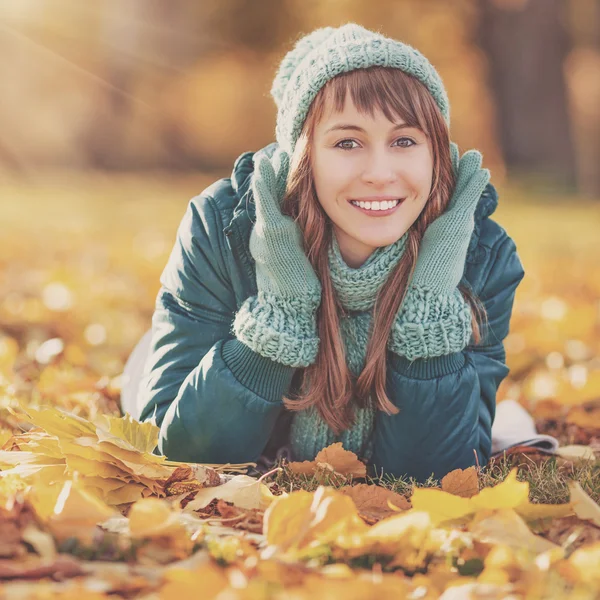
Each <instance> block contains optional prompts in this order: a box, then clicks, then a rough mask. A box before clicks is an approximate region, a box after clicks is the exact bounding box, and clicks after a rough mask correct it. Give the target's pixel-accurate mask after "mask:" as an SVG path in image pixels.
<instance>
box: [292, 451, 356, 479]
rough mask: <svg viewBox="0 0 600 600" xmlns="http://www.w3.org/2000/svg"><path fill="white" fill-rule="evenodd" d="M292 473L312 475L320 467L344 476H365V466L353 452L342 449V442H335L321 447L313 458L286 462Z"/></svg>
mask: <svg viewBox="0 0 600 600" xmlns="http://www.w3.org/2000/svg"><path fill="white" fill-rule="evenodd" d="M288 467H289V469H290V470H291V471H292V473H296V474H303V475H314V474H315V473H317V472H318V471H319V470H320V469H322V470H324V471H334V472H335V473H338V474H339V475H343V476H344V477H350V476H352V477H355V478H358V477H366V475H367V467H366V465H365V464H364V463H362V462H361V461H360V460H358V457H357V456H356V454H354V452H350V451H349V450H344V446H343V444H342V442H336V443H335V444H331V445H330V446H327V448H323V450H321V451H320V452H319V453H318V454H317V456H315V460H312V461H308V460H305V461H303V462H290V463H288Z"/></svg>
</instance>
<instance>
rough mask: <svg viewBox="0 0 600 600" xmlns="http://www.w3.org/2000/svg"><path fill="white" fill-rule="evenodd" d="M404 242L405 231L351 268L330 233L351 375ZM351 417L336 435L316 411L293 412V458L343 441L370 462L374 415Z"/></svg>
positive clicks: (359, 366)
mask: <svg viewBox="0 0 600 600" xmlns="http://www.w3.org/2000/svg"><path fill="white" fill-rule="evenodd" d="M407 238H408V233H406V234H404V235H403V236H402V237H401V238H400V239H399V240H398V241H397V242H395V243H393V244H390V245H389V246H382V247H380V248H377V249H376V250H375V251H374V252H373V253H372V254H371V256H369V258H368V259H367V260H366V261H365V263H364V264H362V265H361V266H360V267H359V268H358V269H353V268H351V267H349V266H348V265H347V264H346V263H345V262H344V259H343V258H342V255H341V252H340V248H339V245H338V242H337V239H336V237H335V234H334V235H332V243H331V245H330V247H329V252H328V255H329V269H330V273H331V279H332V282H333V286H334V288H335V290H336V292H337V295H338V298H339V300H340V302H341V304H342V306H343V307H344V309H345V310H346V312H347V314H346V315H341V316H340V326H341V335H342V340H343V341H344V347H345V350H346V362H347V365H348V368H349V369H350V371H351V372H352V374H353V375H355V376H356V377H358V376H359V375H360V373H361V372H362V370H363V368H364V364H365V359H366V349H367V343H368V341H369V334H370V331H369V329H370V323H371V315H372V310H373V307H374V305H375V299H376V297H377V293H378V292H379V290H380V289H381V286H382V285H383V284H384V283H385V281H386V279H387V278H388V276H389V275H390V273H391V272H392V271H393V270H394V267H395V266H396V265H397V264H398V261H399V260H400V258H401V257H402V255H403V254H404V249H405V246H406V240H407ZM355 416H356V418H355V423H354V425H353V426H352V427H351V428H350V429H347V430H346V431H343V432H342V433H341V434H340V435H338V436H336V435H335V434H334V433H333V431H332V430H331V429H330V428H329V426H328V425H327V424H326V423H325V422H324V421H323V419H322V418H321V416H320V415H319V414H318V412H317V411H316V409H314V408H310V409H307V410H303V411H301V412H298V413H294V417H293V420H292V425H291V431H290V443H291V446H292V451H293V454H294V460H313V459H314V458H315V456H316V455H317V453H318V452H319V451H320V450H321V449H323V448H325V447H326V446H329V445H330V444H333V443H335V442H342V444H343V446H344V448H345V449H346V450H350V451H352V452H354V453H355V454H357V455H358V456H359V457H363V458H366V459H367V460H369V459H370V458H371V455H372V447H371V441H372V433H373V424H374V416H375V411H374V410H373V409H372V408H359V407H358V406H357V407H356V408H355Z"/></svg>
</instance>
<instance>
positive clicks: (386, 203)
mask: <svg viewBox="0 0 600 600" xmlns="http://www.w3.org/2000/svg"><path fill="white" fill-rule="evenodd" d="M398 202H399V200H383V201H382V202H378V201H375V202H363V201H360V202H357V201H356V200H351V203H352V204H354V206H360V207H361V208H364V209H366V210H388V209H389V208H393V207H394V206H396V205H397V204H398Z"/></svg>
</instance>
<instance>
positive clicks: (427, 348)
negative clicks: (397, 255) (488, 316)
mask: <svg viewBox="0 0 600 600" xmlns="http://www.w3.org/2000/svg"><path fill="white" fill-rule="evenodd" d="M471 334H472V325H471V308H470V306H469V305H468V303H467V302H466V300H465V299H464V298H463V296H462V294H461V293H460V291H459V289H458V288H455V289H454V291H453V292H452V294H450V295H447V294H440V293H437V292H432V291H431V290H428V289H426V288H421V287H417V286H415V285H413V284H411V285H410V286H409V289H408V292H407V294H406V298H405V299H404V302H402V306H401V307H400V310H399V311H398V314H397V315H396V319H395V321H394V324H393V325H392V331H391V335H390V339H389V341H388V347H389V349H390V350H391V351H392V352H394V353H396V354H398V355H400V356H405V357H406V358H408V359H409V360H415V359H416V358H432V357H434V356H443V355H447V354H453V353H455V352H460V351H461V350H463V349H464V348H465V347H466V346H467V345H468V344H469V341H470V339H471Z"/></svg>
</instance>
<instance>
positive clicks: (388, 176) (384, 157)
mask: <svg viewBox="0 0 600 600" xmlns="http://www.w3.org/2000/svg"><path fill="white" fill-rule="evenodd" d="M396 177H397V176H396V170H395V165H394V162H393V157H392V156H391V155H390V153H388V152H385V151H373V152H370V153H369V154H368V156H367V157H366V159H365V164H364V165H363V170H362V179H363V181H364V182H365V183H369V184H371V185H377V186H382V185H386V184H389V183H393V182H394V181H395V180H396Z"/></svg>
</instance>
